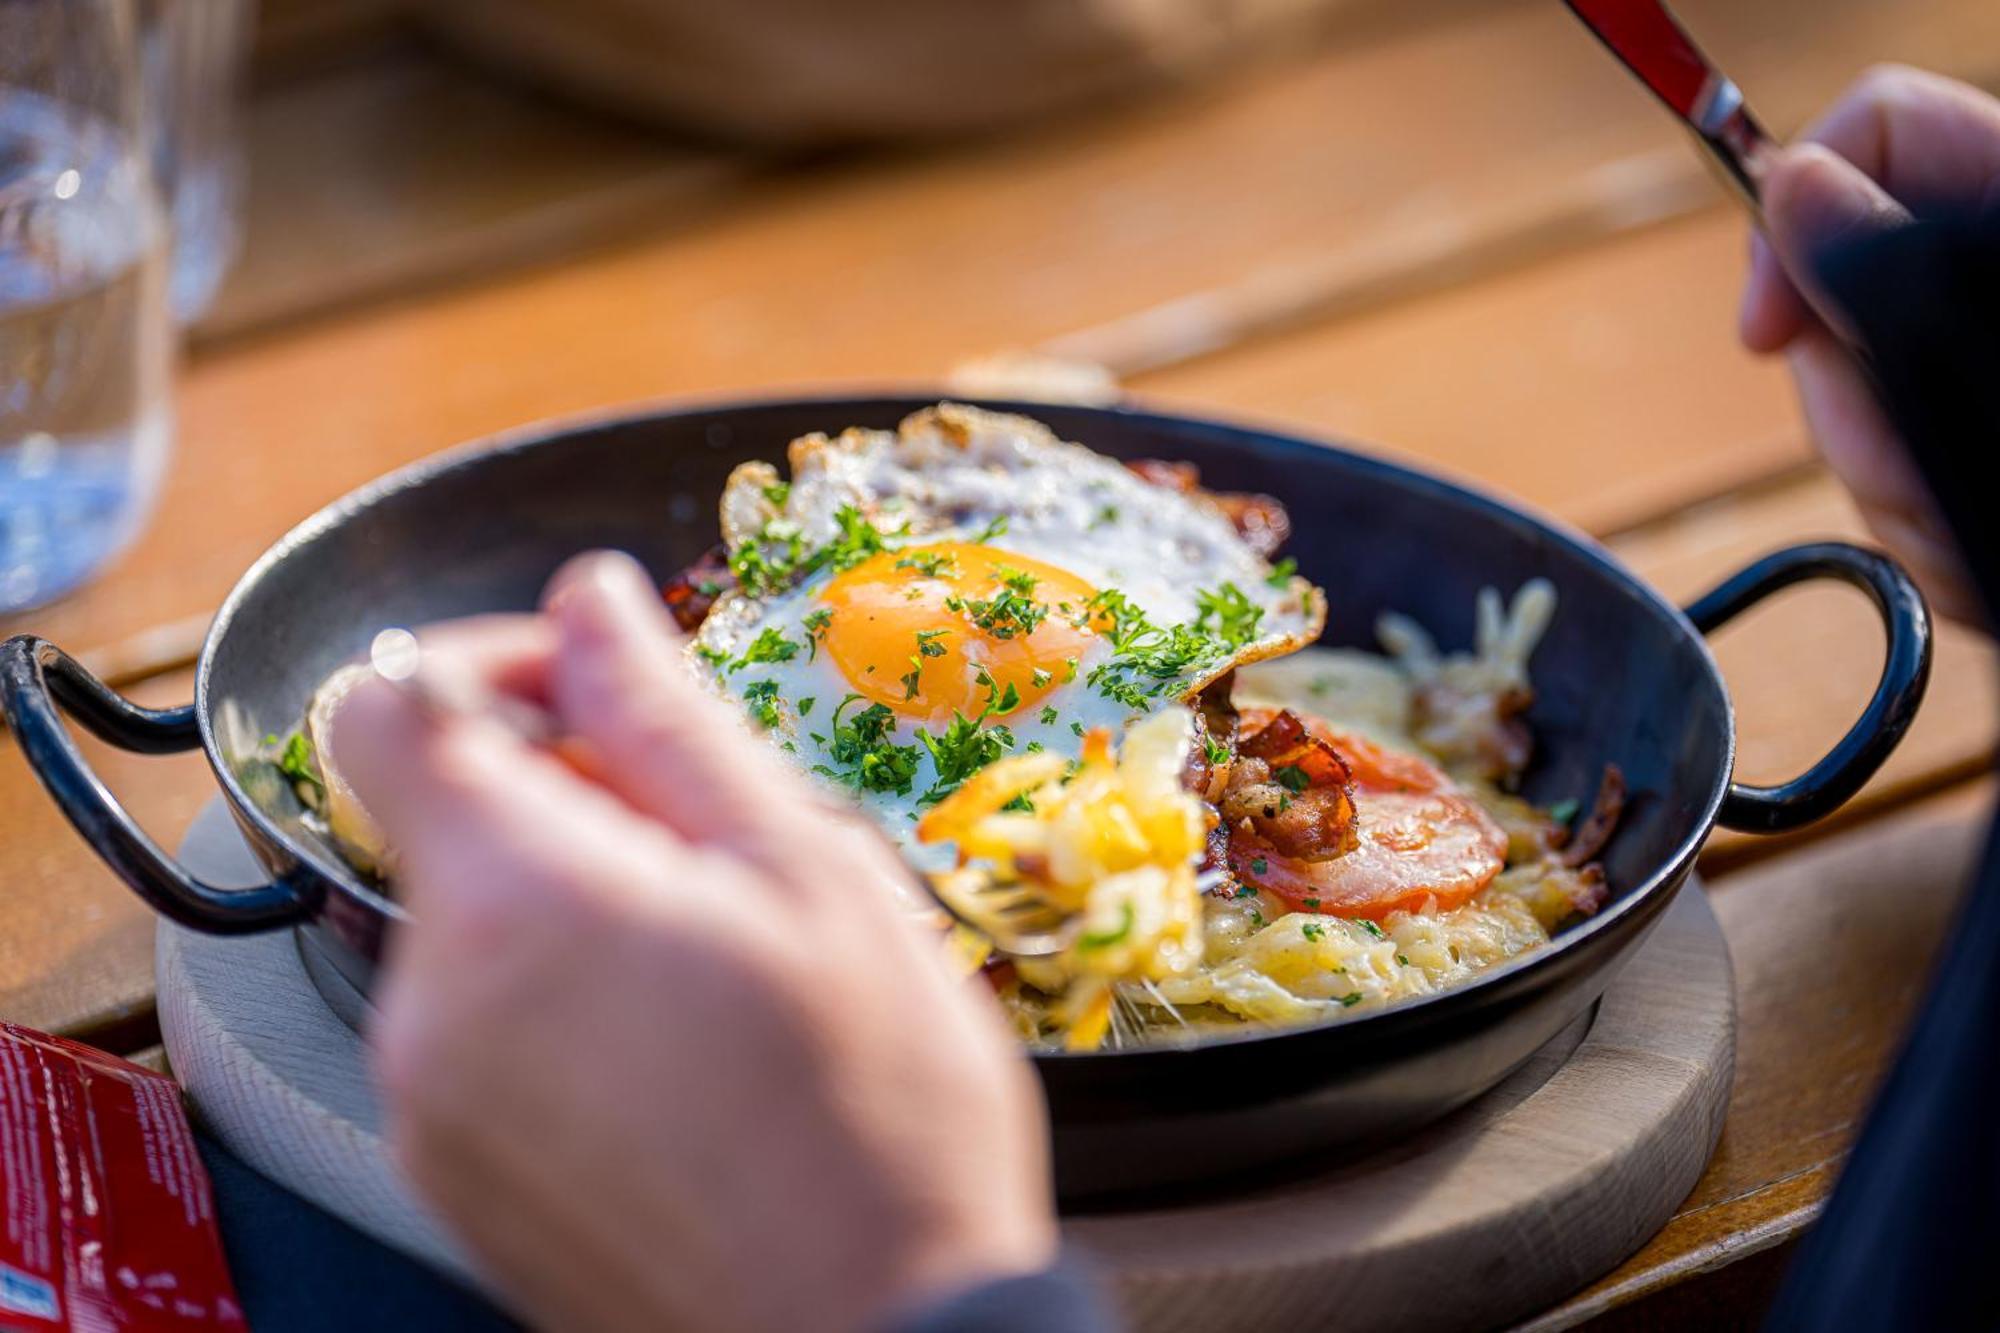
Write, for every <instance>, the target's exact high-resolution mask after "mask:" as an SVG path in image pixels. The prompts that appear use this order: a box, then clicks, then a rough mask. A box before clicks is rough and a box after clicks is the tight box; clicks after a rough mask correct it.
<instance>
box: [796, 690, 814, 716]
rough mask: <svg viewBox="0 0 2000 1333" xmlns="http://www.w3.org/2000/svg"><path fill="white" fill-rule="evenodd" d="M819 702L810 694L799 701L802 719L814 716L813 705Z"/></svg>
mask: <svg viewBox="0 0 2000 1333" xmlns="http://www.w3.org/2000/svg"><path fill="white" fill-rule="evenodd" d="M818 702H819V700H817V699H815V698H814V697H813V696H812V695H810V694H808V695H807V696H806V697H805V698H803V699H801V700H799V716H800V717H810V716H812V710H813V705H814V704H816V703H818Z"/></svg>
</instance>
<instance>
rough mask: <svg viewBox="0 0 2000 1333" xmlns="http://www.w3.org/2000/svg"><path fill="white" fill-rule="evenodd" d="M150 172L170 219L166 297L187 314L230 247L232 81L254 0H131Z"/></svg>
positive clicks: (237, 207) (235, 160)
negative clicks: (133, 0) (134, 2)
mask: <svg viewBox="0 0 2000 1333" xmlns="http://www.w3.org/2000/svg"><path fill="white" fill-rule="evenodd" d="M137 6H138V24H139V77H140V80H141V82H142V83H143V85H144V89H145V99H146V111H145V115H146V133H147V138H148V142H149V143H150V144H151V146H152V153H153V179H154V180H155V181H156V182H157V183H158V185H159V189H160V198H161V200H162V201H163V203H164V206H165V208H166V212H167V217H168V219H169V220H170V221H171V223H172V226H173V243H172V246H173V248H172V252H171V256H172V257H171V258H170V259H169V261H168V267H167V304H168V305H169V306H170V307H171V308H172V310H173V314H174V319H175V321H176V322H178V323H180V324H187V323H188V322H190V321H191V320H193V319H194V318H195V317H196V316H197V315H199V314H201V313H202V311H204V310H206V309H208V305H209V302H210V301H212V300H214V298H215V289H216V288H217V287H218V286H219V285H220V284H221V282H222V277H223V274H224V273H226V272H227V271H228V269H229V264H230V261H231V260H233V259H234V258H235V257H236V247H237V241H238V239H239V237H238V232H239V222H238V215H239V213H240V212H241V205H242V195H243V160H242V151H241V148H240V145H239V144H238V142H237V132H236V111H237V99H236V91H237V84H238V82H239V76H240V74H241V71H242V66H243V57H244V52H245V50H246V48H247V47H248V45H249V40H250V25H251V4H250V0H137Z"/></svg>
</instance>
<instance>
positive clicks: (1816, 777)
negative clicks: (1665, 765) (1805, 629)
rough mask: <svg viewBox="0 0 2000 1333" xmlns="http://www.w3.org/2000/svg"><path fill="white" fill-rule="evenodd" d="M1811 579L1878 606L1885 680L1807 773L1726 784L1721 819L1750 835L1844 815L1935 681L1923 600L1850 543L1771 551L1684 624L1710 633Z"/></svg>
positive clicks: (1885, 562)
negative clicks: (1836, 584)
mask: <svg viewBox="0 0 2000 1333" xmlns="http://www.w3.org/2000/svg"><path fill="white" fill-rule="evenodd" d="M1807 579H1838V580H1840V581H1841V582H1842V583H1851V584H1853V585H1854V586H1855V587H1857V588H1859V589H1861V591H1862V592H1864V593H1867V594H1868V599H1869V600H1870V601H1872V602H1873V603H1875V610H1876V612H1877V613H1878V614H1880V615H1881V617H1882V629H1883V631H1884V632H1885V634H1886V635H1887V637H1888V651H1887V653H1886V655H1885V657H1884V660H1883V663H1882V679H1881V680H1880V681H1879V682H1878V683H1877V684H1876V686H1875V694H1874V697H1872V698H1870V699H1869V700H1868V706H1867V707H1866V708H1864V709H1862V711H1861V717H1860V718H1859V720H1857V721H1856V722H1855V724H1854V725H1853V726H1852V727H1850V728H1848V732H1847V734H1846V735H1845V736H1842V737H1841V738H1840V740H1839V742H1838V743H1836V744H1835V745H1834V747H1833V748H1832V749H1831V750H1829V751H1827V754H1826V757H1825V758H1823V759H1821V760H1820V761H1819V762H1818V763H1816V764H1814V765H1813V766H1812V767H1811V768H1809V769H1807V770H1806V771H1805V772H1804V773H1801V774H1800V775H1799V776H1798V777H1795V778H1793V779H1792V780H1791V781H1790V782H1784V783H1780V784H1779V785H1777V786H1775V787H1753V786H1750V785H1748V784H1747V783H1742V782H1732V783H1730V784H1729V794H1728V795H1727V796H1726V797H1724V798H1723V802H1722V813H1721V815H1720V816H1719V819H1720V822H1721V823H1722V824H1723V825H1724V826H1726V827H1728V828H1733V829H1737V830H1740V831H1742V832H1745V833H1781V832H1783V831H1785V830H1786V829H1794V828H1798V827H1799V826H1800V825H1802V824H1810V823H1811V822H1813V821H1814V820H1816V819H1819V818H1822V817H1824V816H1826V815H1829V814H1831V813H1833V811H1834V810H1836V809H1838V808H1839V807H1840V806H1841V805H1842V804H1843V803H1844V802H1845V801H1846V800H1847V799H1848V798H1849V797H1850V796H1852V795H1854V793H1855V792H1857V791H1859V790H1860V789H1861V784H1863V783H1864V782H1866V781H1868V779H1869V778H1871V777H1873V776H1874V774H1875V770H1876V769H1878V768H1880V767H1881V766H1882V761H1883V760H1885V759H1887V758H1888V757H1889V754H1890V752H1891V751H1892V750H1894V749H1895V748H1896V743H1897V742H1898V741H1900V740H1902V739H1903V733H1904V732H1906V731H1908V730H1909V729H1910V722H1911V721H1912V720H1913V719H1914V718H1915V717H1916V715H1917V705H1918V704H1919V703H1921V702H1922V701H1923V697H1924V686H1925V685H1926V684H1928V683H1929V680H1930V674H1931V613H1930V609H1929V608H1928V607H1926V606H1925V605H1924V598H1923V594H1922V593H1920V592H1918V591H1917V585H1916V584H1915V583H1913V582H1912V581H1911V580H1910V576H1909V575H1908V574H1906V573H1904V572H1903V570H1902V568H1901V566H1899V565H1897V564H1896V562H1895V561H1893V560H1891V559H1889V558H1888V557H1887V556H1885V555H1883V554H1881V553H1880V552H1877V551H1870V550H1866V549H1864V548H1862V547H1859V546H1852V545H1849V544H1848V543H1846V542H1814V543H1811V544H1809V545H1805V546H1789V547H1786V548H1785V549H1784V550H1782V551H1774V552H1772V553H1771V554H1770V555H1767V556H1765V557H1764V558H1763V559H1761V560H1759V561H1757V563H1755V564H1753V565H1750V566H1749V567H1747V568H1745V569H1743V570H1741V571H1739V572H1738V573H1736V574H1734V575H1732V576H1731V577H1729V578H1727V579H1725V580H1723V582H1722V583H1721V584H1720V585H1719V586H1718V587H1716V588H1715V589H1714V590H1713V591H1711V592H1710V593H1708V594H1707V595H1706V596H1704V597H1701V598H1698V599H1696V601H1695V602H1694V603H1693V605H1691V606H1689V607H1688V608H1687V618H1688V619H1689V620H1691V621H1693V622H1694V625H1695V628H1696V629H1698V630H1700V631H1701V632H1702V633H1703V634H1708V633H1711V632H1712V631H1714V630H1715V629H1716V628H1718V627H1719V626H1721V625H1724V624H1726V623H1728V622H1729V621H1730V620H1732V619H1734V618H1735V617H1736V616H1737V614H1738V613H1740V612H1742V611H1744V610H1745V609H1747V608H1749V607H1751V606H1754V605H1755V604H1756V603H1758V602H1761V601H1763V600H1764V599H1765V598H1766V597H1769V596H1770V595H1771V594H1772V593H1774V592H1777V591H1778V590H1780V589H1781V588H1789V587H1790V586H1792V585H1793V584H1794V583H1802V582H1804V581H1805V580H1807Z"/></svg>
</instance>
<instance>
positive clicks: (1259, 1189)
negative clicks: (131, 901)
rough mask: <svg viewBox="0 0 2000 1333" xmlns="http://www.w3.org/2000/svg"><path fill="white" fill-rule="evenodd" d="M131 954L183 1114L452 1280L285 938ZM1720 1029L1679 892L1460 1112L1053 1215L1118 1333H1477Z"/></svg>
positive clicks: (1640, 1170) (206, 821) (1571, 1231)
mask: <svg viewBox="0 0 2000 1333" xmlns="http://www.w3.org/2000/svg"><path fill="white" fill-rule="evenodd" d="M181 856H182V859H183V861H184V862H185V863H186V864H187V866H188V867H189V868H190V869H191V870H193V871H194V872H195V873H196V874H197V875H200V876H201V877H203V878H204V879H208V880H209V881H211V882H213V883H218V884H249V883H254V882H257V881H258V879H259V878H260V877H259V875H258V872H257V868H256V866H255V864H254V862H253V861H252V860H251V858H250V855H249V852H248V851H247V849H245V848H244V846H243V844H242V842H241V840H240V839H239V838H238V837H237V835H236V832H235V829H234V828H233V826H232V825H231V824H230V822H229V819H228V816H227V814H226V813H225V812H224V810H223V809H222V807H221V804H220V803H219V802H217V803H215V804H211V805H210V806H209V807H208V808H207V809H205V810H204V811H203V812H202V813H201V815H200V816H199V817H198V818H197V819H196V820H195V823H194V826H193V827H192V828H191V829H190V831H189V833H188V836H187V840H186V843H185V844H184V845H183V847H182V850H181ZM156 961H157V970H158V985H159V997H160V1025H161V1029H162V1031H163V1033H164V1035H165V1039H166V1046H167V1051H168V1053H169V1055H170V1057H171V1059H172V1062H173V1069H174V1072H175V1073H176V1075H178V1077H179V1078H180V1080H181V1082H182V1084H183V1085H184V1086H185V1087H186V1089H187V1091H188V1093H189V1095H190V1097H191V1098H192V1099H193V1100H194V1103H195V1106H196V1108H197V1109H198V1111H199V1112H200V1114H201V1116H202V1118H203V1120H204V1121H205V1122H206V1124H207V1125H208V1127H209V1128H210V1129H211V1130H212V1131H213V1132H214V1133H215V1134H216V1135H217V1136H218V1137H219V1138H220V1139H221V1140H222V1141H223V1142H224V1143H225V1144H227V1145H228V1146H229V1147H230V1148H231V1149H232V1150H233V1151H234V1152H236V1153H237V1154H238V1155H239V1156H241V1157H243V1158H244V1159H245V1160H246V1161H248V1162H249V1163H250V1164H251V1165H252V1166H254V1167H256V1168H257V1169H258V1170H260V1171H262V1172H264V1173H265V1174H266V1175H268V1176H270V1177H272V1178H273V1179H275V1180H278V1181H280V1182H281V1183H283V1184H285V1185H287V1186H289V1187H290V1188H292V1189H294V1190H297V1191H298V1192H299V1193H301V1194H303V1195H305V1196H306V1197H308V1198H311V1199H312V1200H314V1201H315V1202H317V1203H319V1204H320V1205H321V1206H322V1207H325V1208H327V1209H328V1210H329V1211H331V1212H333V1213H335V1214H337V1215H339V1216H341V1217H343V1218H345V1219H347V1220H348V1221H349V1222H351V1223H353V1224H354V1225H355V1226H357V1227H359V1228H360V1229H361V1230H363V1231H366V1232H368V1233H369V1234H371V1235H373V1236H376V1237H377V1238H379V1239H381V1240H382V1241H384V1242H385V1243H387V1244H390V1245H393V1246H395V1247H397V1248H398V1249H401V1250H404V1251H405V1252H407V1253H410V1254H413V1255H415V1256H417V1257H418V1258H420V1259H423V1260H425V1261H427V1262H429V1263H432V1264H434V1265H436V1266H438V1267H440V1268H443V1269H446V1270H447V1271H450V1272H452V1273H455V1274H457V1275H458V1276H460V1277H462V1278H465V1279H467V1280H469V1281H472V1282H475V1283H477V1281H478V1278H477V1274H476V1272H475V1270H474V1269H473V1267H472V1265H470V1264H469V1263H468V1262H467V1261H466V1259H465V1257H464V1256H463V1254H462V1253H461V1252H460V1251H459V1250H458V1248H457V1247H456V1246H455V1245H454V1244H453V1243H452V1241H451V1240H450V1239H449V1237H448V1236H447V1235H446V1234H445V1232H444V1231H443V1230H442V1228H440V1227H439V1226H438V1225H437V1224H436V1222H435V1221H434V1220H433V1219H432V1218H431V1217H430V1216H429V1215H428V1214H427V1213H426V1212H425V1210H424V1209H423V1208H422V1207H421V1206H420V1205H419V1204H418V1203H417V1202H416V1201H415V1200H414V1199H413V1198H412V1197H411V1195H410V1193H409V1191H408V1189H407V1188H406V1186H405V1185H404V1183H403V1181H402V1179H401V1177H400V1175H399V1174H398V1173H397V1171H396V1169H395V1167H394V1166H393V1164H392V1163H391V1162H390V1161H389V1158H388V1154H387V1153H386V1151H385V1149H384V1146H383V1142H382V1137H381V1116H380V1110H379V1107H378V1106H377V1103H376V1101H375V1098H374V1096H373V1093H372V1090H371V1089H370V1087H369V1083H368V1075H367V1061H366V1053H365V1050H364V1048H363V1045H362V1043H361V1040H360V1039H359V1038H358V1037H357V1036H356V1035H355V1034H354V1033H353V1032H352V1031H351V1030H350V1029H349V1028H348V1027H347V1026H346V1025H345V1024H343V1023H341V1022H340V1020H339V1019H337V1018H335V1017H334V1016H333V1014H332V1012H331V1011H330V1010H328V1009H327V1008H326V1006H325V1005H324V1004H323V1003H322V1002H321V1001H320V999H319V997H318V995H317V993H316V992H314V991H313V989H312V987H311V985H310V983H309V982H308V981H307V979H306V975H305V970H304V965H303V964H302V963H301V962H300V960H299V956H298V951H297V949H296V947H295V946H294V944H293V940H292V937H291V935H290V934H289V933H282V932H281V933H277V934H272V935H263V936H249V937H243V938H234V939H218V938H215V937H211V936H204V935H199V934H195V933H193V932H190V931H186V930H183V929H181V928H179V927H176V926H173V925H170V924H167V923H164V922H163V923H161V925H160V928H159V938H158V952H157V960H156ZM1735 1037H1736V1005H1735V985H1734V979H1733V976H1732V973H1731V969H1730V961H1729V950H1728V946H1727V945H1726V944H1725V943H1724V941H1723V936H1722V931H1721V928H1720V926H1719V925H1718V924H1717V923H1716V919H1715V915H1714V913H1713V912H1712V911H1710V909H1709V906H1708V901H1707V899H1706V898H1705V897H1704V895H1703V894H1702V892H1701V891H1700V889H1699V887H1698V886H1692V885H1691V886H1690V887H1689V888H1688V889H1687V890H1686V891H1684V892H1682V893H1681V894H1680V896H1679V897H1678V899H1677V900H1676V901H1675V902H1674V904H1673V906H1672V907H1671V908H1669V910H1668V911H1667V913H1666V914H1665V916H1664V917H1663V919H1662V920H1661V922H1660V924H1659V926H1658V927H1657V928H1656V929H1655V930H1654V932H1653V934H1652V936H1651V937H1650V938H1649V939H1648V940H1647V942H1646V944H1645V945H1644V947H1643V948H1641V950H1640V951H1639V952H1638V953H1637V954H1636V955H1635V956H1634V957H1633V959H1632V961H1631V962H1629V963H1628V964H1627V965H1626V966H1625V969H1624V970H1623V972H1622V973H1621V974H1620V975H1619V976H1618V977H1617V978H1616V979H1615V980H1614V981H1613V983H1612V985H1611V987H1610V989H1609V990H1608V991H1607V992H1606V994H1605V997H1604V1000H1603V1001H1602V1003H1601V1004H1600V1005H1599V1006H1598V1009H1597V1011H1596V1014H1595V1016H1594V1017H1592V1018H1587V1019H1583V1020H1579V1022H1578V1023H1577V1024H1575V1025H1573V1027H1572V1028H1571V1030H1570V1031H1568V1032H1566V1033H1564V1034H1562V1035H1561V1036H1559V1037H1558V1038H1557V1039H1556V1040H1555V1041H1554V1042H1552V1043H1550V1045H1549V1046H1548V1047H1547V1048H1545V1049H1544V1050H1543V1051H1542V1052H1540V1053H1539V1054H1537V1055H1536V1056H1535V1057H1534V1058H1533V1059H1532V1060H1530V1061H1529V1063H1528V1064H1527V1065H1526V1066H1524V1067H1523V1068H1522V1069H1521V1070H1519V1071H1517V1072H1516V1073H1515V1074H1514V1075H1513V1076H1512V1077H1511V1078H1509V1079H1508V1080H1507V1081H1506V1082H1505V1083H1503V1084H1501V1085H1500V1086H1499V1087H1498V1088H1496V1089H1495V1090H1494V1091H1493V1092H1491V1093H1489V1094H1488V1095H1487V1096H1486V1097H1484V1098H1482V1099H1481V1100H1480V1101H1478V1102H1477V1103H1475V1104H1474V1105H1472V1106H1471V1107H1469V1108H1467V1109H1466V1110H1464V1111H1462V1112H1460V1113H1459V1114H1457V1115H1455V1116H1453V1117H1451V1118H1450V1119H1448V1120H1446V1121H1444V1122H1442V1123H1440V1124H1438V1125H1435V1126H1432V1127H1431V1128H1429V1129H1427V1130H1424V1131H1422V1132H1421V1133H1419V1134H1417V1135H1415V1136H1413V1137H1412V1138H1410V1139H1408V1140H1406V1141H1404V1142H1402V1143H1399V1144H1396V1145H1394V1146H1392V1147H1390V1148H1387V1149H1383V1150H1379V1151H1377V1152H1375V1153H1373V1154H1370V1155H1368V1156H1366V1157H1364V1158H1361V1159H1358V1160H1349V1161H1345V1162H1342V1163H1337V1164H1311V1165H1301V1166H1300V1167H1298V1168H1296V1169H1294V1170H1292V1171H1289V1172H1286V1173H1283V1174H1282V1175H1281V1176H1280V1177H1278V1178H1273V1179H1264V1180H1261V1181H1260V1182H1258V1183H1256V1184H1253V1185H1249V1186H1245V1187H1240V1188H1235V1189H1231V1190H1226V1191H1225V1190H1215V1191H1210V1192H1208V1193H1204V1194H1201V1195H1198V1196H1185V1197H1178V1198H1175V1199H1173V1200H1171V1201H1168V1202H1157V1203H1148V1204H1147V1205H1145V1206H1143V1207H1127V1208H1123V1209H1119V1210H1114V1211H1098V1212H1091V1213H1087V1214H1083V1215H1079V1216H1073V1217H1070V1218H1068V1219H1066V1221H1065V1229H1066V1233H1067V1236H1068V1239H1069V1241H1070V1242H1071V1243H1072V1244H1074V1245H1075V1246H1077V1247H1079V1248H1080V1249H1082V1250H1084V1251H1086V1252H1088V1253H1089V1254H1091V1255H1092V1256H1093V1257H1094V1258H1095V1259H1096V1260H1097V1262H1098V1263H1099V1265H1100V1266H1101V1268H1102V1269H1103V1270H1104V1271H1105V1272H1106V1273H1107V1274H1108V1275H1109V1277H1110V1279H1111V1281H1112V1282H1113V1283H1114V1284H1115V1286H1116V1288H1117V1290H1118V1293H1119V1296H1120V1298H1121V1300H1122V1302H1123V1303H1124V1305H1125V1307H1126V1309H1127V1310H1128V1311H1129V1312H1130V1314H1131V1316H1132V1318H1133V1321H1134V1323H1135V1325H1136V1326H1137V1327H1138V1328H1140V1329H1143V1330H1149V1331H1154V1330H1157V1331H1158V1333H1179V1331H1180V1330H1187V1331H1189V1333H1194V1331H1195V1330H1203V1331H1206V1330H1211V1329H1224V1328H1226V1329H1231V1330H1262V1329H1271V1330H1284V1331H1285V1333H1297V1331H1298V1330H1305V1329H1314V1328H1327V1329H1334V1328H1349V1327H1363V1328H1372V1327H1382V1328H1396V1329H1398V1330H1421V1329H1456V1328H1476V1327H1491V1326H1493V1325H1496V1324H1500V1323H1504V1322H1505V1321H1507V1320H1510V1319H1513V1318H1516V1317H1518V1316H1521V1315H1524V1314H1527V1313H1530V1312H1532V1311H1534V1310H1537V1309H1540V1308H1542V1307H1543V1306H1546V1305H1548V1304H1550V1303H1551V1302H1554V1301H1556V1300H1558V1299H1560V1298H1561V1297H1563V1296H1565V1295H1567V1294H1568V1293H1570V1292H1572V1291H1574V1290H1576V1289H1577V1288H1579V1287H1582V1286H1583V1285H1584V1284H1586V1283H1587V1282H1589V1281H1590V1280H1592V1279H1593V1278H1595V1277H1598V1276H1599V1275H1601V1274H1603V1273H1605V1272H1607V1271H1609V1270H1610V1269H1611V1268H1612V1267H1614V1266H1615V1265H1616V1264H1617V1263H1618V1262H1619V1261H1620V1260H1622V1259H1624V1258H1625V1257H1626V1256H1627V1255H1629V1254H1631V1253H1632V1252H1633V1251H1634V1250H1636V1249H1637V1248H1638V1247H1639V1245H1640V1244H1641V1243H1643V1242H1644V1241H1645V1239H1646V1238H1647V1237H1648V1236H1650V1235H1652V1234H1653V1232H1655V1231H1656V1230H1657V1229H1658V1228H1659V1227H1660V1225H1661V1224H1662V1223H1664V1222H1665V1220H1666V1219H1667V1217H1668V1215H1669V1214H1670V1213H1671V1212H1672V1210H1673V1208H1674V1206H1675V1205H1676V1204H1678V1203H1679V1202H1680V1201H1681V1200H1682V1198H1684V1197H1685V1196H1686V1194H1687V1192H1688V1191H1689V1189H1691V1188H1692V1187H1693V1185H1694V1182H1695V1180H1696V1178H1697V1177H1698V1176H1699V1175H1700V1173H1701V1170H1702V1168H1703V1166H1704V1165H1705V1164H1706V1163H1707V1161H1708V1157H1709V1154H1710V1152H1711V1151H1712V1150H1713V1149H1714V1146H1715V1140H1716V1136H1717V1135H1718V1134H1719V1133H1720V1132H1721V1128H1722V1120H1723V1113H1724V1111H1725V1109H1726V1108H1727V1105H1728V1100H1729V1086H1730V1077H1731V1072H1732V1066H1733V1060H1734V1054H1735Z"/></svg>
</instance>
